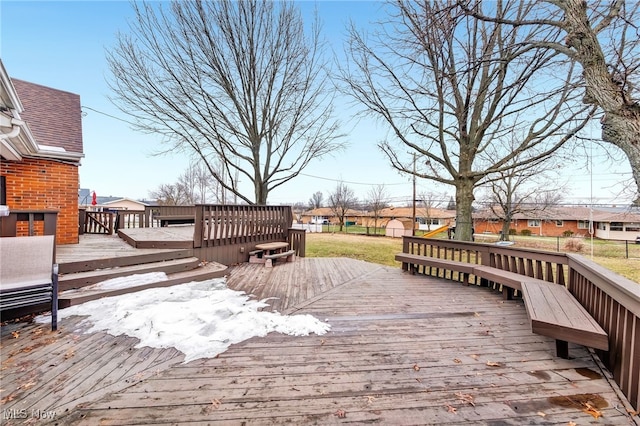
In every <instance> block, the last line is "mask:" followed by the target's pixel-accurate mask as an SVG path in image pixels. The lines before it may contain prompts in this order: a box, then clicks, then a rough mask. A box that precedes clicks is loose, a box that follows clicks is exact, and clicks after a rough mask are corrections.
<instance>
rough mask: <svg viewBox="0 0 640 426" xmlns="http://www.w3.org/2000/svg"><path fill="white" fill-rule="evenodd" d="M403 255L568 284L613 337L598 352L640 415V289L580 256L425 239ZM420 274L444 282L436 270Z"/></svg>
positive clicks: (406, 243) (407, 241)
mask: <svg viewBox="0 0 640 426" xmlns="http://www.w3.org/2000/svg"><path fill="white" fill-rule="evenodd" d="M403 252H405V253H412V254H418V255H423V256H430V257H438V258H442V259H448V260H456V261H459V262H466V263H475V264H480V265H486V266H492V267H494V268H499V269H502V270H507V271H511V272H515V273H519V274H522V275H526V276H530V277H535V278H538V279H543V280H546V281H549V282H553V283H556V284H562V285H566V287H567V288H568V289H569V291H570V292H571V294H573V296H574V297H575V298H576V299H577V300H578V301H579V302H580V303H581V304H582V306H584V308H585V309H586V310H587V311H588V312H589V313H590V314H591V315H592V316H593V318H594V319H595V320H596V321H598V323H599V324H600V326H601V327H602V328H603V329H604V330H605V331H606V332H607V334H608V335H609V348H610V350H609V351H608V352H603V351H597V353H598V355H599V357H600V359H601V360H602V361H603V362H604V364H605V365H606V366H607V368H608V369H609V371H611V372H612V373H613V377H614V379H615V381H616V383H617V384H618V386H619V387H620V389H621V390H622V392H623V393H624V394H625V395H626V397H627V399H628V400H629V402H630V403H631V404H632V405H633V407H634V409H635V410H636V411H638V410H640V284H638V283H634V282H633V281H631V280H628V279H626V278H624V277H621V276H619V275H617V274H614V273H613V272H611V271H609V270H607V269H606V268H604V267H602V266H599V265H597V264H595V263H594V262H592V261H590V260H588V259H585V258H584V257H582V256H580V255H574V254H560V253H551V252H545V251H540V250H529V249H521V248H514V247H500V246H495V245H492V244H481V243H470V242H462V241H451V240H436V239H429V238H421V237H404V238H403ZM418 272H419V273H423V274H426V275H438V276H441V277H443V275H442V272H441V271H437V270H435V269H434V268H427V267H423V268H421V269H419V270H418ZM445 278H447V277H445ZM448 278H450V279H454V280H458V279H459V278H458V277H454V276H450V277H448ZM476 284H482V283H479V282H476Z"/></svg>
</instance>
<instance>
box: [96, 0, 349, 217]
mask: <svg viewBox="0 0 640 426" xmlns="http://www.w3.org/2000/svg"><path fill="white" fill-rule="evenodd" d="M133 8H134V11H135V19H134V20H133V22H132V24H131V25H130V33H129V34H124V33H120V34H118V41H117V45H116V46H115V47H114V48H113V49H111V51H110V52H108V55H107V60H108V63H109V67H110V69H111V74H112V78H111V81H110V87H111V89H112V91H113V93H114V96H113V98H112V100H113V102H114V103H115V104H116V105H117V106H118V107H119V108H120V109H121V111H122V112H123V113H125V114H128V115H130V116H131V117H133V119H134V121H135V127H136V128H137V129H139V130H141V131H144V132H148V133H155V134H159V135H163V136H164V137H165V140H166V142H167V143H168V144H169V148H168V150H169V151H171V150H184V151H187V152H191V153H193V154H194V155H196V156H197V157H199V158H200V159H202V161H203V163H204V164H205V165H206V166H207V167H208V169H209V173H210V174H211V175H212V176H213V178H215V179H216V180H217V181H218V183H219V184H220V185H221V186H222V187H223V188H225V189H226V190H227V191H230V192H231V193H233V194H235V195H236V196H237V197H239V198H240V199H242V200H244V201H245V202H247V203H252V202H255V203H258V204H266V202H267V196H268V194H269V193H270V191H272V190H273V189H275V188H277V187H279V186H281V185H283V184H285V183H286V182H288V181H290V180H291V179H293V178H295V177H296V176H297V175H298V174H299V173H300V171H301V170H303V169H304V168H305V167H306V166H307V165H308V164H309V163H310V162H311V160H313V159H317V158H320V157H322V156H323V155H325V154H327V153H329V152H331V151H333V150H334V149H336V148H339V147H340V146H341V143H340V142H339V135H338V134H337V129H338V125H337V122H336V121H334V120H333V118H332V106H331V101H332V99H331V95H330V92H328V91H327V88H328V87H329V86H330V85H329V84H328V83H327V74H326V63H325V56H324V49H323V47H324V44H323V42H322V41H321V39H320V26H319V25H318V22H317V20H316V22H315V23H314V25H313V26H312V28H311V30H310V31H309V33H305V29H304V25H303V21H302V17H301V14H300V12H299V10H298V9H297V8H296V6H295V5H294V3H292V2H272V1H269V0H247V1H241V2H235V1H232V0H216V1H212V0H209V1H207V0H204V1H196V0H184V1H174V2H171V3H170V4H169V5H167V4H166V3H162V2H159V3H158V2H156V3H154V2H143V3H136V2H134V3H133ZM217 159H220V160H221V161H222V165H223V167H222V171H220V170H218V169H217V168H216V167H214V164H212V163H211V161H212V160H213V161H216V160H217ZM238 175H239V176H240V177H241V178H242V179H246V180H247V181H249V182H251V183H252V185H253V192H254V193H253V195H249V194H244V193H242V192H241V191H240V189H239V186H238Z"/></svg>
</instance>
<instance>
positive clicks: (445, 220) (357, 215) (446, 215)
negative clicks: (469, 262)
mask: <svg viewBox="0 0 640 426" xmlns="http://www.w3.org/2000/svg"><path fill="white" fill-rule="evenodd" d="M455 216H456V213H455V211H451V210H440V209H435V208H431V209H425V208H424V207H417V208H416V223H417V225H416V229H424V230H434V229H437V228H440V227H442V226H445V225H447V226H448V225H450V224H452V223H453V222H454V221H455ZM412 218H413V208H412V207H388V208H385V209H382V210H380V211H379V212H378V215H377V219H376V217H375V216H374V213H373V212H371V211H362V210H353V209H352V210H349V211H348V214H347V217H346V218H345V222H350V223H354V224H357V225H361V226H366V227H374V226H377V227H378V228H384V227H386V226H387V223H389V221H391V220H394V219H412ZM301 219H302V223H311V224H314V223H322V224H329V223H331V224H337V223H338V218H337V217H336V215H335V214H334V213H333V212H332V211H331V209H330V208H328V207H321V208H317V209H313V210H309V211H306V212H304V213H303V214H302V215H301Z"/></svg>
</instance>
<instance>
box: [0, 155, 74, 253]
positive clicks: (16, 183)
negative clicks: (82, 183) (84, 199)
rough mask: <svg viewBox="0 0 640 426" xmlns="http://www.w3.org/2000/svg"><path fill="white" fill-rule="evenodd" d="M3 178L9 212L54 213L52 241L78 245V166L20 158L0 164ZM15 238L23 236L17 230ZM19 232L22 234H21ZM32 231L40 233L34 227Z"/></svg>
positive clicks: (0, 172) (24, 230)
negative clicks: (41, 211)
mask: <svg viewBox="0 0 640 426" xmlns="http://www.w3.org/2000/svg"><path fill="white" fill-rule="evenodd" d="M0 174H1V175H2V176H5V179H6V191H7V205H8V206H9V209H10V210H33V209H46V210H58V224H57V231H56V242H57V243H58V244H76V243H78V182H79V175H78V166H77V165H72V164H65V163H62V162H57V161H51V160H45V159H30V158H24V159H23V160H22V161H20V162H13V161H4V160H2V161H1V162H0ZM18 232H19V233H18V235H27V234H26V229H20V228H18ZM21 232H23V234H21ZM36 232H42V230H41V229H39V228H38V227H36Z"/></svg>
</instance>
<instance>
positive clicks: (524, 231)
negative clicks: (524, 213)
mask: <svg viewBox="0 0 640 426" xmlns="http://www.w3.org/2000/svg"><path fill="white" fill-rule="evenodd" d="M520 235H522V236H525V237H530V236H531V229H523V230H522V231H520Z"/></svg>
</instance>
